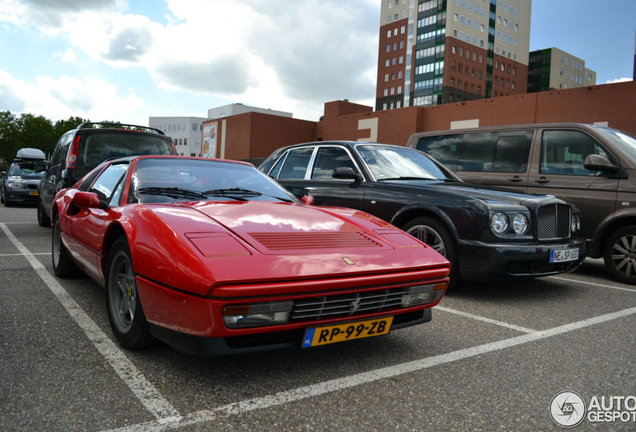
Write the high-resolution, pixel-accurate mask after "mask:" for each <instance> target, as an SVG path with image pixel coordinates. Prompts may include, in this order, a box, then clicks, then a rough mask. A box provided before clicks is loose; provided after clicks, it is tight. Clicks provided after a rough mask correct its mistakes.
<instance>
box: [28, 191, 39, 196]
mask: <svg viewBox="0 0 636 432" xmlns="http://www.w3.org/2000/svg"><path fill="white" fill-rule="evenodd" d="M29 195H36V196H37V195H38V191H31V192H29Z"/></svg>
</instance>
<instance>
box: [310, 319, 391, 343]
mask: <svg viewBox="0 0 636 432" xmlns="http://www.w3.org/2000/svg"><path fill="white" fill-rule="evenodd" d="M392 323H393V317H392V316H389V317H383V318H376V319H370V320H366V321H356V322H349V323H344V324H336V325H331V326H324V327H310V328H308V329H307V330H306V331H305V337H304V339H303V348H309V347H315V346H318V345H326V344H330V343H336V342H342V341H346V340H353V339H362V338H366V337H373V336H381V335H385V334H387V333H389V331H390V330H391V324H392Z"/></svg>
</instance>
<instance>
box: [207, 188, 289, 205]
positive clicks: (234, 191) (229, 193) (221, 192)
mask: <svg viewBox="0 0 636 432" xmlns="http://www.w3.org/2000/svg"><path fill="white" fill-rule="evenodd" d="M203 193H204V194H206V195H216V196H223V197H232V198H238V197H241V198H242V197H257V196H263V195H265V196H268V197H271V198H276V199H277V200H281V201H284V202H292V200H291V199H288V198H282V197H279V196H275V195H268V194H265V193H262V192H258V191H253V190H249V189H243V188H229V189H211V190H208V191H205V192H203Z"/></svg>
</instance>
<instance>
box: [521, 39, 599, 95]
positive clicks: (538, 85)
mask: <svg viewBox="0 0 636 432" xmlns="http://www.w3.org/2000/svg"><path fill="white" fill-rule="evenodd" d="M595 84H596V72H594V71H593V70H591V69H588V68H586V67H585V60H582V59H580V58H578V57H574V56H573V55H572V54H569V53H567V52H565V51H562V50H560V49H558V48H548V49H543V50H537V51H532V52H531V53H530V61H529V64H528V92H529V93H530V92H539V91H545V90H550V89H568V88H575V87H584V86H591V85H595Z"/></svg>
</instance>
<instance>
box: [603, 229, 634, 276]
mask: <svg viewBox="0 0 636 432" xmlns="http://www.w3.org/2000/svg"><path fill="white" fill-rule="evenodd" d="M604 258H605V266H606V267H607V270H608V271H609V273H610V275H611V276H612V277H613V278H614V279H616V280H617V281H619V282H622V283H626V284H631V285H636V227H635V226H626V227H623V228H621V229H619V230H617V231H616V232H615V233H614V234H612V235H611V236H610V238H609V239H608V240H607V243H606V244H605V253H604Z"/></svg>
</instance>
